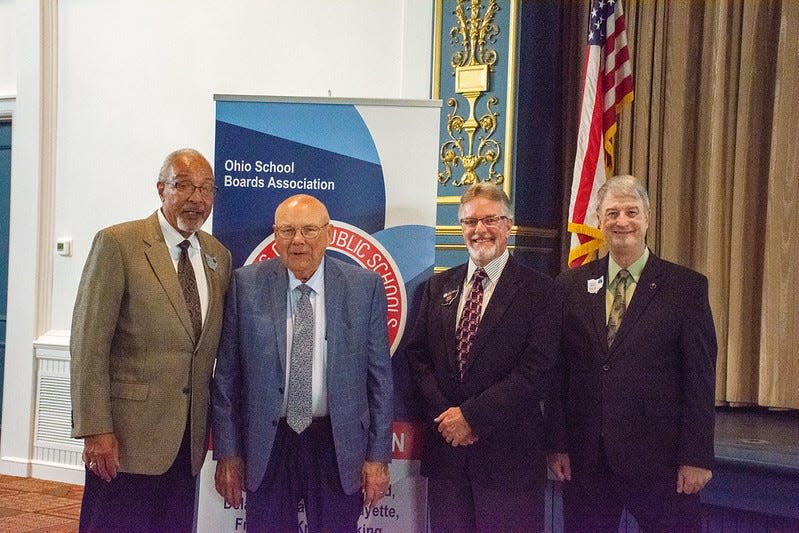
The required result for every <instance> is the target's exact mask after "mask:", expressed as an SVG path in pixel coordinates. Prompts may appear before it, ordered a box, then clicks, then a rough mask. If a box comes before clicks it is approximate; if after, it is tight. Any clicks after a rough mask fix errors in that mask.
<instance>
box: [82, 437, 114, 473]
mask: <svg viewBox="0 0 799 533" xmlns="http://www.w3.org/2000/svg"><path fill="white" fill-rule="evenodd" d="M83 462H84V463H86V466H87V467H88V468H89V470H91V471H92V473H93V474H94V475H96V476H98V477H99V478H100V479H102V480H103V481H111V480H112V479H114V478H115V477H117V472H118V471H119V443H118V442H117V437H116V435H114V434H113V433H98V434H97V435H88V436H87V437H84V439H83Z"/></svg>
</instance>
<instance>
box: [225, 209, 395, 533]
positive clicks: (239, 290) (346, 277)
mask: <svg viewBox="0 0 799 533" xmlns="http://www.w3.org/2000/svg"><path fill="white" fill-rule="evenodd" d="M274 231H275V239H276V248H277V251H278V253H279V254H280V258H279V259H272V260H269V261H266V262H260V263H255V264H252V265H247V266H244V267H241V268H239V269H237V270H236V271H235V272H234V273H233V278H232V280H231V283H230V287H229V290H228V293H227V300H226V304H225V316H224V320H223V326H222V338H221V341H220V346H219V353H218V359H217V366H216V371H215V375H214V382H213V393H212V416H213V420H212V422H213V435H214V457H215V458H216V459H217V460H218V463H217V468H216V488H217V491H219V493H220V494H221V495H222V496H223V497H224V498H225V501H226V502H227V503H228V504H230V505H233V506H239V505H240V504H241V501H242V491H243V490H246V491H247V505H246V513H247V516H246V520H247V531H248V532H250V533H252V532H260V531H297V525H298V523H297V508H298V504H299V501H300V500H304V501H305V511H306V517H307V520H308V531H352V532H355V531H356V530H357V521H358V516H359V515H360V512H361V506H362V505H367V506H372V505H375V504H376V503H377V502H378V501H379V500H380V498H382V497H383V495H384V494H385V492H386V491H387V490H388V482H389V474H388V462H389V461H390V459H391V424H392V418H393V408H392V390H393V384H392V377H391V357H390V354H389V344H388V332H387V328H386V295H385V289H384V287H383V283H382V280H381V278H380V277H379V276H378V275H377V274H375V273H373V272H371V271H369V270H366V269H363V268H360V267H358V266H354V265H350V264H348V263H345V262H343V261H339V260H337V259H335V258H332V257H326V256H325V249H326V248H327V246H328V244H329V242H330V233H331V226H330V218H329V215H328V213H327V209H326V208H325V206H324V204H322V203H321V202H320V201H319V200H317V199H316V198H314V197H312V196H308V195H296V196H292V197H290V198H288V199H286V200H285V201H283V202H282V203H281V204H280V205H279V206H278V207H277V209H276V210H275V225H274Z"/></svg>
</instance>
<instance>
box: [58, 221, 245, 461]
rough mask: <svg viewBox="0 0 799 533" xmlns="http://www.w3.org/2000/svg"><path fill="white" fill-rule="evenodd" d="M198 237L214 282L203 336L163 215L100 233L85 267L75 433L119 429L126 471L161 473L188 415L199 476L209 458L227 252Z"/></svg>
mask: <svg viewBox="0 0 799 533" xmlns="http://www.w3.org/2000/svg"><path fill="white" fill-rule="evenodd" d="M197 238H198V239H199V241H200V248H201V250H202V261H203V265H204V266H205V276H206V278H207V280H208V310H207V312H206V317H205V321H204V323H203V330H202V333H201V335H200V339H199V341H198V342H195V339H194V330H193V328H192V325H191V318H190V316H189V310H188V308H187V307H186V301H185V300H184V299H183V291H182V289H181V288H180V282H179V281H178V275H177V272H175V266H174V264H173V263H172V258H171V257H170V255H169V250H168V249H167V247H166V243H165V241H164V234H163V232H162V231H161V226H160V224H159V222H158V214H157V213H153V214H152V215H150V216H149V217H148V218H146V219H143V220H134V221H131V222H125V223H123V224H118V225H116V226H111V227H110V228H105V229H103V230H101V231H100V232H98V233H97V236H96V237H95V238H94V243H93V244H92V249H91V251H90V252H89V257H88V258H87V259H86V266H85V267H84V268H83V276H82V277H81V281H80V286H79V287H78V296H77V298H76V300H75V310H74V312H73V315H72V335H71V338H70V355H71V356H72V363H71V379H72V436H73V437H84V436H86V435H94V434H97V433H107V432H112V431H113V432H114V433H115V434H116V437H117V439H118V440H119V444H120V450H119V453H120V457H119V461H120V470H121V471H122V472H129V473H133V474H149V475H155V474H162V473H164V472H165V471H166V470H167V469H168V468H169V467H170V465H172V463H173V462H174V460H175V457H176V456H177V453H178V449H179V448H180V443H181V440H182V438H183V432H184V430H185V428H186V418H187V416H190V419H191V459H192V461H191V462H192V471H193V472H194V474H195V475H196V474H198V473H199V471H200V468H201V467H202V464H203V461H204V460H205V455H206V451H207V444H208V406H209V404H210V390H209V385H210V381H211V372H212V370H213V368H214V359H215V357H216V350H217V345H218V343H219V332H220V330H221V329H222V305H223V300H224V295H225V291H226V290H227V285H228V281H229V279H230V253H229V252H228V251H227V249H226V248H225V247H224V246H222V244H221V243H220V242H219V241H218V240H216V239H215V238H214V237H212V236H211V235H209V234H208V233H205V232H204V231H198V232H197Z"/></svg>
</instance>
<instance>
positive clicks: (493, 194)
mask: <svg viewBox="0 0 799 533" xmlns="http://www.w3.org/2000/svg"><path fill="white" fill-rule="evenodd" d="M475 198H487V199H489V200H492V201H494V202H499V203H500V205H501V206H502V210H503V211H504V212H503V213H501V214H502V215H504V216H506V217H508V218H510V219H513V206H512V205H511V204H510V198H508V195H507V194H505V191H503V190H502V189H501V188H500V187H497V186H496V185H494V184H493V183H487V182H484V181H478V182H477V183H475V184H474V185H472V186H470V187H469V188H468V189H466V191H465V192H464V193H463V196H461V205H460V206H458V218H460V216H461V211H463V206H464V205H465V204H467V203H469V202H471V201H472V200H474V199H475Z"/></svg>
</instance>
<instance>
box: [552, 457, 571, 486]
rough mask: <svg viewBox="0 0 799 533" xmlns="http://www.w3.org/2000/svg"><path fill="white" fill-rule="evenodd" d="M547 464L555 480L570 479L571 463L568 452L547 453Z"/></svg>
mask: <svg viewBox="0 0 799 533" xmlns="http://www.w3.org/2000/svg"><path fill="white" fill-rule="evenodd" d="M547 466H548V467H549V471H550V472H552V474H553V475H554V476H555V479H556V480H558V481H571V479H572V464H571V461H570V460H569V454H568V453H550V454H547Z"/></svg>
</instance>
